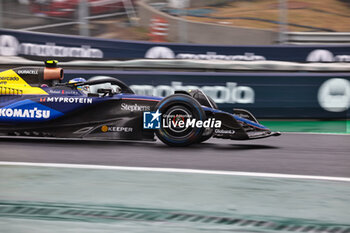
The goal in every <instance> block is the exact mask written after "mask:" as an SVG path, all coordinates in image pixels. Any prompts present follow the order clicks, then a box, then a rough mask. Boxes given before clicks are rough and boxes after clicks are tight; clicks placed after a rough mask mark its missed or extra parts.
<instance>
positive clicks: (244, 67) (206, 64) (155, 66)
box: [0, 56, 350, 72]
mask: <svg viewBox="0 0 350 233" xmlns="http://www.w3.org/2000/svg"><path fill="white" fill-rule="evenodd" d="M22 65H27V66H29V65H34V66H42V65H43V61H33V60H28V59H25V58H21V57H11V56H8V57H0V66H1V67H3V68H7V67H15V66H22ZM59 65H60V66H61V67H63V68H69V67H72V68H73V67H74V68H78V69H79V68H84V69H95V68H100V69H102V68H103V69H108V68H109V69H120V70H122V69H128V70H150V69H151V70H173V71H186V70H188V71H220V72H227V71H231V72H232V71H246V72H248V71H261V72H300V71H305V72H350V66H349V64H347V63H296V62H283V61H251V62H247V61H215V60H214V61H213V60H211V61H207V60H204V61H198V60H186V59H181V60H180V59H136V60H128V61H115V60H106V61H91V60H86V61H68V62H59Z"/></svg>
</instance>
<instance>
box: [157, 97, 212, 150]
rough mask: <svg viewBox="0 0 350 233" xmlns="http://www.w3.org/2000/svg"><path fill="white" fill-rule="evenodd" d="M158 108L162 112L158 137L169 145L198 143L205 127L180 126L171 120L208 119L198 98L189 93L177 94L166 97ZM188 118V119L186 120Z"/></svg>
mask: <svg viewBox="0 0 350 233" xmlns="http://www.w3.org/2000/svg"><path fill="white" fill-rule="evenodd" d="M156 109H159V112H160V113H162V123H163V122H166V125H163V124H162V125H161V128H160V129H158V130H157V131H156V135H157V137H158V138H159V139H160V140H161V141H162V142H164V143H165V144H167V145H169V146H188V145H190V144H193V143H197V142H198V141H199V140H200V139H201V137H202V134H203V131H204V128H203V127H196V126H195V127H191V126H189V127H186V126H185V127H178V126H177V125H175V126H174V125H172V124H171V122H174V123H175V122H177V123H179V121H184V122H185V123H186V121H188V120H193V119H196V120H201V121H204V120H205V119H206V116H205V113H204V111H203V109H202V107H201V105H200V104H199V103H198V101H197V100H195V99H194V98H192V97H191V96H189V95H184V94H175V95H171V96H168V97H166V98H164V99H163V100H162V101H161V102H160V103H158V104H157V106H156ZM185 119H186V120H185Z"/></svg>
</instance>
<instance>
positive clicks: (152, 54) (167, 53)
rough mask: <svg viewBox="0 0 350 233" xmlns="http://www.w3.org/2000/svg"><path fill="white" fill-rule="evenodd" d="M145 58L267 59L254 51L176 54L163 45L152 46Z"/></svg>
mask: <svg viewBox="0 0 350 233" xmlns="http://www.w3.org/2000/svg"><path fill="white" fill-rule="evenodd" d="M145 58H153V59H157V58H168V59H169V58H170V59H191V60H226V61H265V60H266V58H265V57H264V56H260V55H255V54H254V53H245V54H244V55H222V54H217V53H216V52H206V53H205V54H193V53H179V54H176V55H175V53H174V52H173V51H172V50H171V49H169V48H167V47H163V46H156V47H152V48H150V49H149V50H147V52H146V54H145Z"/></svg>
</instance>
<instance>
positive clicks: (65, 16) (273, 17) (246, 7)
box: [0, 0, 350, 45]
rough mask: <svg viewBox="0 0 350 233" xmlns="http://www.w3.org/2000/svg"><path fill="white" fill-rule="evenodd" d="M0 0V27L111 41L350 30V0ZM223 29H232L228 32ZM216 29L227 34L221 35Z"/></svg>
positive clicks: (280, 36) (266, 37)
mask: <svg viewBox="0 0 350 233" xmlns="http://www.w3.org/2000/svg"><path fill="white" fill-rule="evenodd" d="M0 2H1V12H0V13H1V21H0V22H1V27H2V28H7V29H20V30H26V31H38V32H52V33H59V34H67V35H79V34H80V35H85V36H89V35H90V36H94V37H100V38H111V39H130V40H152V39H153V40H155V39H160V40H162V41H169V42H190V43H212V44H217V43H218V40H219V41H220V43H223V44H231V45H233V44H243V45H244V44H247V43H251V44H257V45H258V44H276V43H285V42H288V39H290V38H289V37H290V35H289V36H288V32H320V33H321V32H349V31H350V26H349V25H350V1H349V0H321V1H307V0H1V1H0ZM157 17H160V18H161V17H163V18H161V19H160V18H157ZM152 18H153V19H154V20H156V21H157V20H161V21H162V22H163V21H164V22H165V23H167V24H168V25H161V26H160V28H161V27H162V26H163V27H164V28H165V30H166V29H168V30H167V31H165V33H166V34H167V35H166V36H164V38H162V36H160V37H159V38H153V37H154V35H152V32H153V31H152V30H154V27H155V25H154V24H153V25H152V22H153V23H155V22H156V21H151V20H152ZM152 26H153V29H152ZM195 27H201V28H203V29H202V31H199V32H200V33H201V36H200V37H199V36H198V34H197V35H193V33H192V29H193V28H195ZM156 30H157V29H156ZM225 31H226V32H225ZM227 31H232V32H231V34H230V32H227ZM218 33H223V34H224V35H230V36H225V38H222V36H219V35H220V34H218ZM235 34H240V35H237V36H235ZM254 35H255V36H254ZM256 35H260V36H262V37H258V36H256ZM235 37H239V38H241V40H237V39H235ZM243 37H250V38H247V39H248V41H247V40H244V39H242V38H243ZM251 37H254V38H251ZM315 40H316V39H315Z"/></svg>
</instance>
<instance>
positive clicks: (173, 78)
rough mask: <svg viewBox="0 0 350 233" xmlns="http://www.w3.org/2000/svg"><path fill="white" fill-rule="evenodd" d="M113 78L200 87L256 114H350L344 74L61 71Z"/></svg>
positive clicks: (158, 86) (225, 106)
mask: <svg viewBox="0 0 350 233" xmlns="http://www.w3.org/2000/svg"><path fill="white" fill-rule="evenodd" d="M95 76H107V77H116V78H119V79H121V80H122V81H124V82H125V83H127V84H128V85H130V87H131V88H132V89H133V90H134V91H135V92H136V93H137V94H140V95H153V96H168V95H170V94H173V93H174V91H175V90H189V89H201V90H203V91H204V92H205V93H206V94H208V95H209V96H210V97H212V98H213V99H214V100H215V101H216V103H218V105H219V108H220V109H222V110H225V111H228V112H232V108H244V109H248V110H250V111H251V112H253V113H254V115H256V116H257V117H258V118H313V119H330V118H331V119H346V118H349V117H350V111H349V108H350V72H348V73H305V72H300V73H261V72H250V73H237V72H227V73H219V72H160V71H158V72H154V71H116V70H88V71H87V70H71V69H68V70H67V69H66V70H65V81H68V80H69V79H73V78H76V77H84V78H87V79H88V78H91V77H95Z"/></svg>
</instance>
